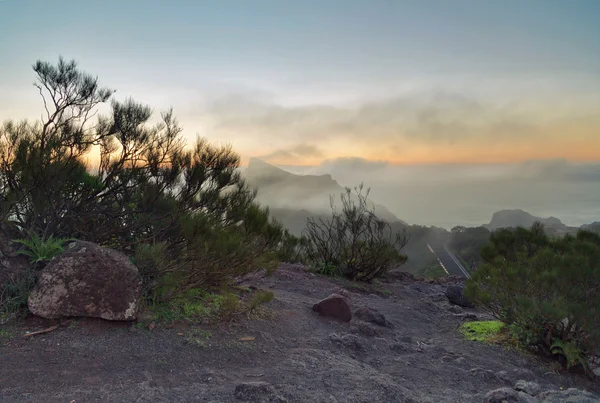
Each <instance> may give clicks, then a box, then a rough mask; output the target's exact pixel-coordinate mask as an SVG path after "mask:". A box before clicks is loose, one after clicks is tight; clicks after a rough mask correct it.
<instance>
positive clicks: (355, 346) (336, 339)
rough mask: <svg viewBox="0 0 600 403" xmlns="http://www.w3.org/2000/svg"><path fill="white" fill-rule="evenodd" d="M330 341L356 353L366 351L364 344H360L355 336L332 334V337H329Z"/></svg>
mask: <svg viewBox="0 0 600 403" xmlns="http://www.w3.org/2000/svg"><path fill="white" fill-rule="evenodd" d="M329 339H330V340H331V341H332V342H333V343H335V344H337V345H339V346H342V347H345V348H347V349H349V350H355V351H364V350H365V348H364V347H363V345H362V343H361V342H360V340H359V339H358V337H357V336H356V335H353V334H343V335H341V336H340V335H338V334H336V333H332V334H331V335H329Z"/></svg>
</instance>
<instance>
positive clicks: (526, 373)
mask: <svg viewBox="0 0 600 403" xmlns="http://www.w3.org/2000/svg"><path fill="white" fill-rule="evenodd" d="M512 373H513V374H514V376H515V377H516V378H517V379H518V380H521V379H524V380H526V381H532V380H534V379H535V374H534V373H533V371H532V370H530V369H527V368H515V369H513V370H512Z"/></svg>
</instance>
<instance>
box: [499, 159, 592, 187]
mask: <svg viewBox="0 0 600 403" xmlns="http://www.w3.org/2000/svg"><path fill="white" fill-rule="evenodd" d="M511 176H512V177H518V178H522V179H533V180H543V181H563V182H564V181H568V182H597V183H600V163H573V162H569V161H567V160H566V159H551V160H531V161H525V162H523V163H521V164H518V165H517V166H516V167H515V169H514V170H513V171H512V173H511Z"/></svg>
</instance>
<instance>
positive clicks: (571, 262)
mask: <svg viewBox="0 0 600 403" xmlns="http://www.w3.org/2000/svg"><path fill="white" fill-rule="evenodd" d="M481 255H482V260H483V263H484V264H483V265H482V267H481V268H479V269H478V270H477V271H475V272H474V274H473V277H472V278H471V279H470V280H469V281H468V282H467V287H466V293H467V295H468V296H469V297H470V298H471V299H473V300H475V301H476V302H478V303H479V304H481V305H483V306H485V307H487V308H489V309H490V310H491V311H492V312H493V313H494V314H495V315H496V316H497V317H498V318H499V319H500V320H502V321H503V322H505V323H507V324H509V325H510V326H511V328H512V329H513V332H514V333H515V334H516V336H517V337H518V338H519V339H520V340H521V341H522V342H523V343H524V344H525V345H527V346H535V347H536V348H538V349H541V350H542V351H548V352H549V351H552V352H554V353H557V352H559V353H560V354H562V355H563V356H564V357H565V360H566V363H567V365H568V366H573V365H575V364H577V363H579V364H583V363H584V362H585V361H584V360H582V357H583V356H585V355H586V354H591V353H596V352H597V351H598V348H599V347H600V235H598V234H594V233H592V232H588V231H579V232H578V233H577V235H576V236H572V235H566V236H564V237H562V238H550V237H548V235H546V233H545V232H544V228H543V226H542V225H541V224H539V223H536V224H534V226H532V228H530V229H525V228H517V229H514V230H513V229H502V230H498V231H495V232H494V233H492V234H491V236H490V242H489V244H488V245H486V246H485V248H484V249H483V250H482V253H481Z"/></svg>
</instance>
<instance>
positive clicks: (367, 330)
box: [358, 322, 378, 337]
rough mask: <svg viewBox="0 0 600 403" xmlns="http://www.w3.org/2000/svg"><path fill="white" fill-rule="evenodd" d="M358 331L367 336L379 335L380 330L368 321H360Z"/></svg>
mask: <svg viewBox="0 0 600 403" xmlns="http://www.w3.org/2000/svg"><path fill="white" fill-rule="evenodd" d="M358 331H359V332H360V333H362V334H364V335H365V336H369V337H373V336H377V334H378V332H377V331H376V330H375V328H373V326H371V325H370V324H368V323H364V322H359V323H358Z"/></svg>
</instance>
